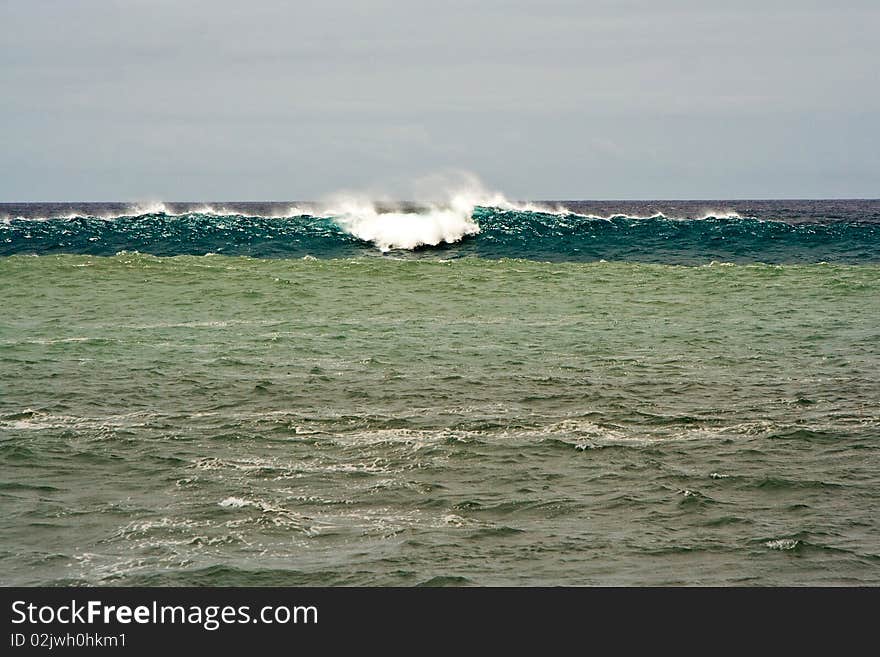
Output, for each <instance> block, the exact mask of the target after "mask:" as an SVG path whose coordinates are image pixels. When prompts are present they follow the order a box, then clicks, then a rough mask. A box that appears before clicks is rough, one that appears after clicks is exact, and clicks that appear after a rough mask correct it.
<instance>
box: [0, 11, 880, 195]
mask: <svg viewBox="0 0 880 657" xmlns="http://www.w3.org/2000/svg"><path fill="white" fill-rule="evenodd" d="M0 25H2V26H3V38H2V39H0V153H2V157H0V202H21V201H52V200H80V201H85V200H120V201H133V200H147V199H151V200H180V201H183V200H317V199H320V198H323V197H325V196H327V195H328V194H332V193H334V192H337V191H339V190H357V189H375V190H382V192H383V193H384V194H386V195H391V196H398V197H403V198H406V195H407V191H406V190H408V189H411V185H410V182H409V181H411V180H413V179H415V178H419V177H423V176H430V175H433V174H437V173H440V172H445V171H469V172H473V173H474V174H476V175H477V176H479V177H480V178H481V179H482V180H483V181H484V183H485V185H486V186H487V187H489V188H491V189H495V190H500V191H502V192H503V193H505V194H506V195H507V196H508V197H510V198H518V199H682V198H694V199H734V198H752V199H753V198H877V197H880V2H877V0H866V1H848V0H840V1H838V2H833V1H826V2H820V1H814V0H790V1H789V0H786V1H780V0H760V1H754V0H739V1H738V2H735V3H733V2H730V3H727V2H725V3H721V2H707V1H706V0H701V1H693V0H683V1H675V0H670V1H666V2H661V1H658V0H653V1H641V0H633V1H629V0H616V1H612V0H607V1H606V0H600V1H590V0H581V1H575V0H572V1H565V0H542V1H528V2H527V1H523V0H510V1H508V2H502V1H500V0H480V1H476V0H475V1H471V2H465V1H462V0H444V2H438V1H437V0H432V1H429V2H425V1H423V0H406V1H396V2H386V1H381V0H375V1H370V0H359V1H358V0H346V1H335V0H322V1H320V2H305V1H286V2H282V1H276V0H266V1H260V0H253V1H251V2H244V1H236V2H232V1H228V0H211V1H204V2H202V1H189V2H183V1H180V0H175V1H166V0H117V1H111V0H102V1H94V0H0Z"/></svg>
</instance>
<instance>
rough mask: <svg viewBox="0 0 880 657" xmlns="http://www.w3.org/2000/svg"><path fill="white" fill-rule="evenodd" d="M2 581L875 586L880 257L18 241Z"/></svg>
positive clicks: (0, 348)
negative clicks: (715, 259)
mask: <svg viewBox="0 0 880 657" xmlns="http://www.w3.org/2000/svg"><path fill="white" fill-rule="evenodd" d="M0 298H2V311H0V583H2V584H7V585H8V584H73V583H83V584H161V585H164V584H216V585H224V584H231V585H238V584H270V585H278V584H334V585H335V584H366V585H376V584H379V585H388V584H399V585H415V584H480V585H482V584H513V585H533V584H740V583H745V584H874V585H876V584H880V515H878V513H877V509H878V508H880V440H878V439H880V349H878V345H880V321H878V320H880V267H878V266H876V265H851V266H843V265H839V266H838V265H821V264H820V265H787V266H767V265H746V266H723V265H722V266H704V267H675V266H668V265H644V264H623V263H620V264H615V263H592V264H577V263H562V264H545V263H539V262H532V261H511V260H498V261H490V260H480V259H463V260H456V261H451V262H442V261H428V260H422V261H412V260H410V261H398V260H392V259H386V258H375V257H373V258H363V259H352V260H259V259H248V258H231V257H220V256H208V257H190V256H181V257H173V258H157V257H151V256H145V255H138V254H122V255H117V256H115V257H88V256H41V257H27V256H12V257H6V258H2V259H0Z"/></svg>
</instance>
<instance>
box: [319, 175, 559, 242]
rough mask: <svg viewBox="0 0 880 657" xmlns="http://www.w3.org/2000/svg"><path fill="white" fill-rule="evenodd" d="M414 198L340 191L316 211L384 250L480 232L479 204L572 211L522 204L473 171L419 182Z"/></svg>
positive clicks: (447, 239) (438, 176) (555, 212)
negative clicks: (409, 200)
mask: <svg viewBox="0 0 880 657" xmlns="http://www.w3.org/2000/svg"><path fill="white" fill-rule="evenodd" d="M412 190H413V192H414V193H413V195H412V196H411V198H416V199H419V201H418V202H417V203H416V204H414V205H413V204H409V205H407V204H401V203H400V202H399V201H393V200H388V199H383V198H382V196H381V195H377V194H375V193H371V194H363V193H354V194H352V193H341V194H336V195H334V196H333V197H331V198H330V199H328V200H327V201H326V202H325V203H323V204H321V205H320V206H319V207H318V208H317V209H316V214H320V215H321V216H327V217H330V218H332V219H333V220H334V221H335V222H336V223H337V224H338V225H339V226H340V227H341V228H342V229H343V230H345V231H346V232H348V233H350V234H351V235H354V236H355V237H358V238H359V239H362V240H365V241H368V242H373V243H374V244H375V245H376V246H377V247H379V249H380V250H381V251H383V252H386V251H390V250H391V249H414V248H416V247H419V246H437V245H438V244H442V243H446V244H452V243H454V242H458V241H460V240H461V239H463V238H465V237H467V236H469V235H476V234H477V233H479V232H480V226H479V225H478V224H477V222H476V221H475V220H474V218H473V214H474V209H475V208H477V207H491V208H498V209H501V210H515V211H527V212H543V213H548V214H560V215H562V214H572V213H571V211H570V210H568V209H566V208H564V207H563V206H561V205H557V206H553V207H551V206H547V205H543V204H540V203H517V202H514V201H510V200H508V199H507V198H505V196H504V195H503V194H501V193H500V192H492V191H490V190H488V189H487V188H486V187H485V185H483V183H482V182H481V181H480V180H479V178H477V177H476V176H475V175H473V174H471V173H465V172H455V173H453V174H440V175H434V176H430V177H427V178H422V179H420V180H417V181H416V182H415V183H413V184H412Z"/></svg>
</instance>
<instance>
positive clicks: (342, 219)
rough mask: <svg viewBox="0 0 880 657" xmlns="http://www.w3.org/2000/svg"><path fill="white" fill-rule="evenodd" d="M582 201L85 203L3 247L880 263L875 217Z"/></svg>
mask: <svg viewBox="0 0 880 657" xmlns="http://www.w3.org/2000/svg"><path fill="white" fill-rule="evenodd" d="M571 205H574V206H575V207H571ZM578 205H580V206H583V205H586V204H585V203H578V202H574V203H572V204H559V203H554V204H541V203H518V202H513V201H509V200H508V199H506V198H504V197H503V196H502V195H500V194H493V193H488V192H486V191H485V190H483V189H479V188H472V189H467V190H465V191H456V192H451V193H449V194H447V195H446V196H445V197H444V198H435V199H432V200H430V201H423V202H418V203H399V202H393V201H373V200H369V199H366V198H362V197H359V196H357V195H347V196H337V197H335V198H331V199H329V200H327V201H325V202H323V203H313V204H299V205H283V204H236V205H235V206H212V205H204V204H201V205H198V204H187V205H186V206H185V207H180V204H178V205H176V206H175V205H174V204H164V203H155V204H151V205H144V206H135V207H124V206H122V207H119V206H112V205H111V204H93V205H92V206H88V205H87V204H84V206H85V207H83V208H80V209H79V210H78V211H74V212H59V213H57V214H49V215H48V216H29V217H25V216H7V217H6V218H5V219H4V220H3V221H0V255H13V254H35V255H47V254H57V253H70V254H87V255H114V254H116V253H118V252H120V251H139V252H142V253H150V254H153V255H159V256H174V255H205V254H225V255H243V256H250V257H276V258H295V257H306V256H310V257H315V258H348V257H358V256H370V255H383V254H384V255H393V256H395V257H405V258H430V257H442V258H456V257H466V256H470V257H483V258H524V259H537V260H548V261H596V260H618V261H620V260H623V261H635V262H658V263H669V264H704V263H707V262H712V261H718V262H766V263H797V262H880V222H878V221H877V220H876V217H873V216H872V217H870V218H868V219H861V218H858V217H856V218H852V217H847V218H838V219H835V220H828V221H823V220H821V219H819V220H816V219H813V220H811V221H806V222H804V221H800V222H799V221H782V220H774V219H769V218H768V219H765V218H760V217H756V216H743V215H740V214H739V213H737V212H735V211H732V210H724V209H709V210H704V211H701V212H699V213H698V214H694V213H692V214H690V216H674V215H668V214H664V213H662V212H653V213H646V214H634V213H629V212H613V211H612V212H609V213H607V214H598V213H592V212H584V211H582V210H581V208H579V207H578ZM579 210H580V211H579Z"/></svg>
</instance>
